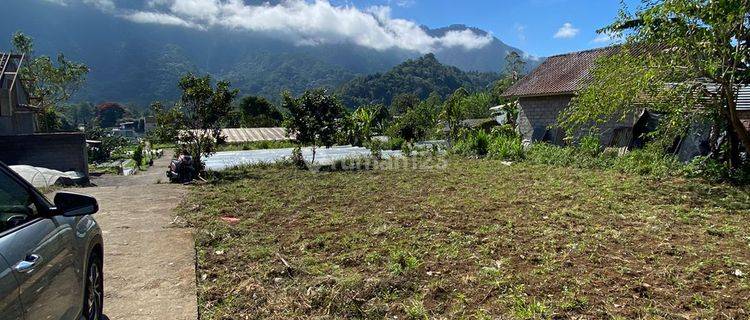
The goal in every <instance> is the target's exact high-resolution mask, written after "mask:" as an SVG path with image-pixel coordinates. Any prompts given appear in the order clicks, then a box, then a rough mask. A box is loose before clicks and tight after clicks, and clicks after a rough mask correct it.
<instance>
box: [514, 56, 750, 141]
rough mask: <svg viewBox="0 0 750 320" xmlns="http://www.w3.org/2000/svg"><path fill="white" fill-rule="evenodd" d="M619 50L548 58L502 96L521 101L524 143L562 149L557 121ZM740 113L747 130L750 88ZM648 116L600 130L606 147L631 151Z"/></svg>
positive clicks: (741, 101) (520, 127)
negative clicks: (597, 69)
mask: <svg viewBox="0 0 750 320" xmlns="http://www.w3.org/2000/svg"><path fill="white" fill-rule="evenodd" d="M618 49H619V47H605V48H599V49H593V50H587V51H580V52H573V53H566V54H561V55H557V56H552V57H549V58H547V59H546V60H545V61H544V62H543V63H542V64H541V65H540V66H539V67H537V68H536V69H534V70H533V71H532V72H531V73H530V74H528V75H527V76H525V77H524V78H522V79H521V80H519V81H518V82H517V83H516V84H515V85H513V86H511V87H510V88H508V90H506V92H505V93H504V94H503V96H504V97H505V98H514V99H518V104H519V115H518V120H517V121H518V130H519V132H520V134H521V136H522V138H523V140H524V141H527V142H537V141H544V142H549V143H552V144H558V145H562V144H564V143H565V142H564V141H563V138H564V137H565V136H564V132H563V130H562V129H561V128H560V127H559V125H558V123H557V120H558V116H559V114H560V112H561V111H562V110H563V109H565V108H567V107H568V106H569V105H570V101H571V99H572V98H573V97H574V96H575V95H576V94H577V93H578V92H579V91H580V90H582V89H584V88H585V87H586V85H587V84H588V82H589V81H590V80H591V71H592V69H593V68H594V66H595V64H596V61H597V59H599V58H600V57H604V56H606V55H610V54H613V53H615V51H616V50H618ZM737 102H738V104H737V109H738V111H739V113H740V118H741V119H742V121H743V123H745V125H746V126H750V87H743V88H741V89H740V92H739V98H738V101H737ZM649 116H650V115H649V113H648V112H647V111H645V110H644V112H643V113H641V114H634V115H632V117H630V118H627V119H625V120H623V121H615V119H613V120H612V121H610V122H608V123H606V124H603V125H601V126H600V127H599V129H600V133H601V137H600V141H601V143H602V145H604V146H611V147H630V146H632V143H633V141H634V139H635V138H637V134H638V133H637V132H636V133H635V135H636V136H634V130H636V131H638V127H641V126H645V125H646V122H648V119H647V118H648V117H649Z"/></svg>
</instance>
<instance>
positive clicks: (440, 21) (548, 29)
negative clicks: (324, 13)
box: [341, 0, 641, 56]
mask: <svg viewBox="0 0 750 320" xmlns="http://www.w3.org/2000/svg"><path fill="white" fill-rule="evenodd" d="M349 2H350V3H351V2H353V3H354V5H356V6H358V7H366V6H370V5H383V4H385V5H390V6H391V8H392V10H393V13H392V15H393V16H395V17H399V18H405V19H409V20H414V21H417V22H419V23H421V24H424V25H426V26H428V27H431V28H435V27H441V26H447V25H451V24H466V25H469V26H473V27H478V28H480V29H483V30H486V31H489V32H491V33H492V34H493V35H494V36H496V37H497V38H499V39H500V40H502V41H503V42H505V43H507V44H509V45H511V46H514V47H517V48H519V49H522V50H524V51H526V52H527V53H529V54H531V55H535V56H551V55H555V54H560V53H566V52H571V51H580V50H585V49H591V48H597V47H602V46H605V45H607V44H608V43H609V42H608V41H603V40H605V39H606V37H604V36H599V38H598V39H597V36H598V35H597V34H596V30H597V29H600V28H601V27H604V26H606V25H608V24H609V23H610V22H612V20H614V19H615V18H616V17H617V14H618V12H619V9H620V7H621V5H620V1H619V0H516V1H512V0H465V1H460V0H392V1H382V0H381V1H349ZM624 2H625V5H626V6H628V7H629V9H630V10H632V9H635V8H637V7H638V5H639V4H640V3H641V1H640V0H626V1H624ZM341 3H344V1H341ZM561 29H562V31H563V32H561V33H560V34H558V32H559V31H560V30H561ZM555 35H557V37H555Z"/></svg>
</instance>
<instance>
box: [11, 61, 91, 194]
mask: <svg viewBox="0 0 750 320" xmlns="http://www.w3.org/2000/svg"><path fill="white" fill-rule="evenodd" d="M23 62H24V56H23V55H16V54H6V53H2V52H0V161H2V162H4V163H5V164H7V165H28V166H34V167H41V168H46V169H53V170H58V171H63V172H66V171H75V172H78V173H80V175H81V176H83V177H84V179H83V181H86V180H87V179H88V175H89V171H88V158H87V151H86V143H85V141H86V139H85V137H84V135H83V133H80V132H65V133H37V130H38V124H37V118H36V115H37V112H38V108H37V107H35V106H33V105H32V104H33V103H34V101H33V98H32V97H30V96H29V93H28V91H27V90H26V88H25V87H24V85H23V82H22V81H21V77H20V75H19V72H18V70H19V69H20V67H21V65H22V63H23Z"/></svg>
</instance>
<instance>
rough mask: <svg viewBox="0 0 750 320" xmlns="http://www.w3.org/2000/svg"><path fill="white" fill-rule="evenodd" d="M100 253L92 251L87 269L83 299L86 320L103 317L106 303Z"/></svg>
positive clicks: (98, 319) (95, 319)
mask: <svg viewBox="0 0 750 320" xmlns="http://www.w3.org/2000/svg"><path fill="white" fill-rule="evenodd" d="M101 261H102V260H101V259H99V255H98V254H96V253H92V254H91V257H90V258H89V264H88V266H89V267H88V270H87V271H86V291H85V299H84V300H83V312H84V316H85V318H86V320H100V319H102V309H103V308H102V307H103V305H104V280H103V277H102V263H101Z"/></svg>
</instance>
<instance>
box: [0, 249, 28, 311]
mask: <svg viewBox="0 0 750 320" xmlns="http://www.w3.org/2000/svg"><path fill="white" fill-rule="evenodd" d="M17 319H23V309H21V301H20V300H19V299H18V282H16V277H15V276H14V275H13V270H11V268H10V265H9V264H8V263H7V262H6V261H5V258H3V257H2V255H0V320H17Z"/></svg>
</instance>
